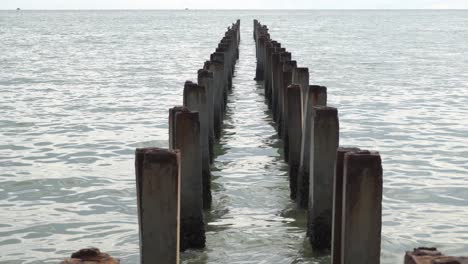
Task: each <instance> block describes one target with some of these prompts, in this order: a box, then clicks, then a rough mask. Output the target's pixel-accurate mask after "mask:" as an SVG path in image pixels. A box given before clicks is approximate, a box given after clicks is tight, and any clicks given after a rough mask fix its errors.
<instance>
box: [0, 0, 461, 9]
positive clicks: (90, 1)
mask: <svg viewBox="0 0 468 264" xmlns="http://www.w3.org/2000/svg"><path fill="white" fill-rule="evenodd" d="M17 7H20V8H22V9H182V8H192V9H387V8H391V9H395V8H396V9H426V8H435V9H446V8H449V9H468V0H231V1H227V0H0V9H15V8H17Z"/></svg>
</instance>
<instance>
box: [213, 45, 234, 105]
mask: <svg viewBox="0 0 468 264" xmlns="http://www.w3.org/2000/svg"><path fill="white" fill-rule="evenodd" d="M226 59H227V58H226V56H225V54H224V52H215V53H212V54H211V56H210V60H211V61H212V62H218V63H221V64H222V65H223V67H222V73H223V75H222V78H221V83H220V86H222V87H219V88H220V89H222V91H223V106H224V108H226V105H227V95H228V93H229V87H228V86H229V80H228V79H229V73H228V72H229V67H230V66H229V65H228V64H227V62H226ZM219 88H218V89H219Z"/></svg>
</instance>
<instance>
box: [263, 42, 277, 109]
mask: <svg viewBox="0 0 468 264" xmlns="http://www.w3.org/2000/svg"><path fill="white" fill-rule="evenodd" d="M272 49H274V46H273V43H272V41H271V40H267V41H266V42H265V57H264V62H263V89H264V90H265V97H266V99H267V102H268V107H271V101H270V100H271V87H270V84H271V83H270V73H271V71H270V69H271V68H270V62H271V60H270V58H271V51H272Z"/></svg>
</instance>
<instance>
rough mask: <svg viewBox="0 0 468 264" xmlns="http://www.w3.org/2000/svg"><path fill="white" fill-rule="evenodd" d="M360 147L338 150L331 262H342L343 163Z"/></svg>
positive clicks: (333, 263) (338, 263) (334, 187)
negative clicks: (347, 156)
mask: <svg viewBox="0 0 468 264" xmlns="http://www.w3.org/2000/svg"><path fill="white" fill-rule="evenodd" d="M359 150H360V149H358V148H343V147H339V148H338V149H337V151H336V161H335V174H334V177H333V218H332V251H331V263H332V264H341V235H342V234H341V226H342V223H343V218H342V213H343V163H344V156H345V154H346V153H349V152H356V151H359Z"/></svg>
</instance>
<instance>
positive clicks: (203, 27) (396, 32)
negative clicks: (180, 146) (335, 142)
mask: <svg viewBox="0 0 468 264" xmlns="http://www.w3.org/2000/svg"><path fill="white" fill-rule="evenodd" d="M237 18H240V19H241V20H242V43H241V47H240V53H241V54H240V60H239V62H238V65H237V68H236V78H235V79H234V88H233V92H232V94H231V96H230V99H229V100H230V103H229V106H228V115H227V117H226V122H225V130H224V135H223V138H222V140H221V143H222V144H221V145H220V146H219V149H218V153H219V156H218V157H217V159H216V161H215V164H214V172H213V174H214V180H213V190H214V194H213V197H214V205H213V210H212V211H210V212H209V213H207V220H208V227H207V230H208V233H207V239H208V242H207V243H208V245H207V249H206V250H204V251H198V252H188V253H185V254H183V259H184V261H183V262H184V263H193V264H195V263H197V264H198V263H327V261H328V258H326V257H325V258H324V257H318V256H315V255H314V253H313V252H312V251H311V249H310V248H309V246H308V243H307V241H306V240H305V238H304V233H305V222H304V214H303V212H297V211H296V210H295V209H294V205H293V203H292V202H291V201H290V200H289V198H288V196H289V193H288V192H289V191H288V182H287V172H286V171H287V167H286V164H284V163H283V161H282V157H281V156H280V153H281V150H280V148H281V142H280V141H279V140H278V138H277V136H276V133H275V131H274V129H273V127H272V121H271V116H270V113H269V112H268V111H267V107H266V106H265V104H264V99H263V95H262V89H261V87H260V86H259V84H257V83H255V82H254V81H253V77H254V73H255V71H254V70H255V54H254V43H253V40H252V19H253V18H259V19H260V21H261V22H263V23H265V24H267V25H269V26H270V28H271V34H272V37H273V38H275V39H277V40H279V41H280V42H282V43H283V45H284V46H286V47H287V48H288V50H290V51H292V53H293V58H294V59H296V60H297V61H298V64H299V65H300V66H307V67H309V69H310V72H311V83H315V84H320V85H326V86H327V87H328V88H329V102H330V104H331V105H334V106H336V107H338V109H339V111H340V122H341V144H342V145H352V146H358V147H362V148H370V149H375V150H379V151H380V152H381V154H382V157H383V162H384V164H383V166H384V204H383V230H382V236H383V237H382V260H383V261H382V262H383V263H387V264H394V263H400V262H401V260H402V255H403V253H404V251H405V250H408V249H411V248H412V247H415V246H418V245H430V246H437V247H440V248H441V249H442V250H443V251H445V252H447V253H449V254H463V253H465V254H466V252H468V210H467V206H468V179H467V176H468V175H467V174H468V95H467V91H468V27H466V25H468V11H458V12H457V11H302V12H301V11H287V12H286V11H186V12H184V11H178V12H177V11H159V12H157V11H148V12H143V11H113V12H103V11H101V12H91V11H82V12H71V11H70V12H42V11H37V12H28V11H21V12H7V11H2V12H0V98H1V99H0V135H1V136H0V169H1V170H0V219H1V222H0V252H1V253H0V263H2V264H3V263H8V264H10V263H11V264H13V263H56V262H57V260H59V259H60V258H62V257H66V256H68V255H69V254H70V253H71V252H72V251H73V250H77V249H79V248H83V247H86V246H96V247H99V248H101V249H102V250H104V251H107V252H110V253H111V254H113V255H114V256H117V257H121V258H122V260H123V263H137V262H138V259H139V257H138V234H137V216H136V200H135V184H134V165H133V158H134V156H133V151H134V149H135V148H136V147H145V146H159V147H163V146H167V143H166V141H167V115H168V114H167V109H168V108H170V107H172V106H174V105H178V104H181V103H182V88H183V83H184V81H185V80H188V79H190V80H194V79H195V77H196V75H195V73H196V71H197V69H199V68H200V67H202V65H203V61H204V60H206V59H207V58H208V55H209V54H210V53H211V52H213V50H214V47H215V46H216V44H217V42H218V41H219V40H220V38H221V36H222V34H223V33H224V31H225V28H226V26H227V25H229V24H230V23H231V22H233V21H235V19H237Z"/></svg>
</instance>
